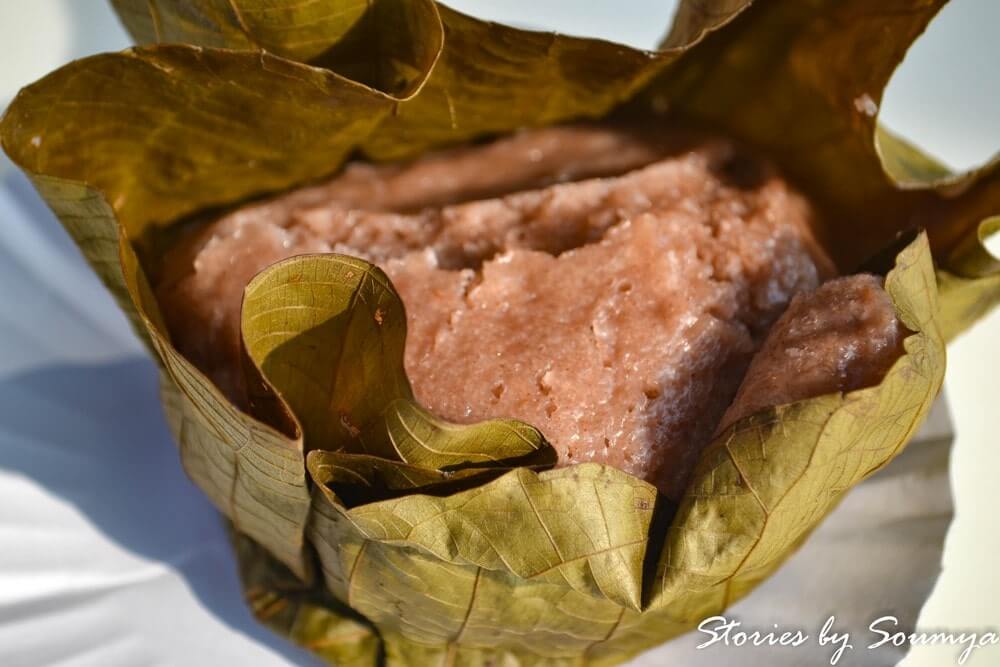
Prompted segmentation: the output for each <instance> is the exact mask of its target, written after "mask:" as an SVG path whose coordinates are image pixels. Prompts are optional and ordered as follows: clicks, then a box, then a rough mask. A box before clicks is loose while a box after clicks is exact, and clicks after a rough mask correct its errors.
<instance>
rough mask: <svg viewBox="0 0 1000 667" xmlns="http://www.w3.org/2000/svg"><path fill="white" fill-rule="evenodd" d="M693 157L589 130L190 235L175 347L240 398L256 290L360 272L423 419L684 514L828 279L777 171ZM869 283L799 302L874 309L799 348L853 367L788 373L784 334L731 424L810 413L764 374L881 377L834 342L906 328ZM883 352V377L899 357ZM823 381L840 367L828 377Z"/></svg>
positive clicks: (299, 201)
mask: <svg viewBox="0 0 1000 667" xmlns="http://www.w3.org/2000/svg"><path fill="white" fill-rule="evenodd" d="M682 143H684V142H682ZM679 146H680V144H679V143H678V142H677V141H676V140H674V139H665V138H664V137H663V136H659V135H657V136H642V135H637V134H635V133H632V132H623V131H618V130H614V129H611V128H601V127H595V126H577V127H563V128H550V129H546V130H533V131H529V132H524V133H520V134H517V135H514V136H513V137H509V138H507V139H502V140H499V141H496V142H494V143H492V144H489V145H486V146H479V147H471V148H465V149H459V150H455V151H449V152H446V153H440V154H435V155H431V156H429V157H426V158H423V159H421V160H418V161H416V162H414V163H411V164H409V165H395V166H391V167H372V166H368V165H356V166H352V167H348V168H347V169H346V170H345V171H344V172H343V173H342V174H341V175H340V176H338V177H336V178H335V179H333V180H332V181H331V182H329V183H327V184H324V185H321V186H316V187H312V188H307V189H304V190H300V191H297V192H294V193H291V194H289V195H284V196H282V197H278V198H276V199H273V200H270V201H266V202H263V203H260V204H255V205H251V206H248V207H245V208H242V209H240V210H238V211H236V212H234V213H231V214H228V215H226V216H224V217H222V218H220V219H219V220H217V221H215V222H214V223H211V224H209V225H206V226H204V227H202V228H200V229H198V230H197V231H195V232H193V233H191V234H189V235H187V236H186V237H185V238H183V239H181V240H180V241H179V242H178V244H177V245H176V246H175V247H174V248H172V249H171V250H170V251H169V252H168V253H167V254H166V256H165V257H164V261H163V264H162V267H161V272H160V275H159V277H158V280H157V287H156V291H157V296H158V298H159V300H160V303H161V306H162V308H163V311H164V314H165V316H166V319H167V323H168V326H169V328H170V331H171V334H172V336H173V337H174V341H175V343H176V344H177V346H178V347H179V349H180V350H181V351H182V352H183V353H185V354H186V355H187V356H189V357H190V358H191V359H192V361H194V362H195V363H196V364H197V365H198V366H200V367H201V368H202V369H203V370H204V371H206V372H207V373H208V374H209V375H210V376H211V377H213V379H214V380H215V381H216V382H217V383H218V384H219V385H220V387H221V388H222V389H223V390H224V391H226V392H227V393H228V394H229V395H230V396H231V397H233V398H234V400H237V401H239V400H240V399H241V393H242V391H243V390H242V385H241V377H240V375H239V373H238V370H239V368H240V363H239V354H240V348H239V344H240V343H239V311H240V300H241V297H242V292H243V288H244V287H245V285H246V283H247V282H248V281H249V280H250V279H251V278H252V277H253V275H255V274H256V273H257V272H259V271H260V270H262V269H264V268H265V267H267V266H269V265H270V264H272V263H274V262H276V261H278V260H280V259H283V258H286V257H290V256H293V255H298V254H304V253H317V252H319V253H323V252H339V253H344V254H349V255H354V256H358V257H362V258H364V259H367V260H368V261H371V262H374V263H376V264H378V265H379V266H380V267H381V268H382V269H383V270H384V271H385V272H386V273H387V274H388V275H389V277H390V278H391V279H392V281H393V284H394V285H395V287H396V289H397V290H398V291H399V293H400V296H401V297H402V299H403V303H404V304H405V306H406V312H407V326H408V336H407V343H406V354H405V366H406V371H407V374H408V376H409V378H410V381H411V384H412V386H413V390H414V393H415V395H416V397H417V399H418V400H419V401H420V402H421V403H422V404H423V405H425V406H426V407H427V408H429V409H430V410H432V411H433V412H435V413H436V414H438V415H440V416H442V417H444V418H446V419H450V420H453V421H456V422H472V421H478V420H482V419H488V418H493V417H513V418H517V419H521V420H524V421H526V422H528V423H531V424H533V425H535V426H537V427H538V428H539V429H540V430H541V431H542V432H543V433H544V434H545V436H546V438H547V439H548V440H549V441H550V442H551V443H552V445H553V446H554V447H555V449H556V451H557V452H558V454H559V459H560V462H561V463H564V464H569V463H577V462H585V461H597V462H602V463H607V464H609V465H612V466H615V467H618V468H621V469H623V470H625V471H627V472H629V473H631V474H634V475H636V476H637V477H640V478H643V479H646V480H648V481H650V482H652V483H653V484H655V485H656V486H657V487H658V488H659V489H660V490H661V491H662V492H663V493H664V494H666V495H667V496H668V497H671V498H678V497H679V496H680V495H681V493H682V492H683V489H684V486H685V484H686V481H687V477H688V475H689V473H690V470H691V468H692V467H693V465H694V463H695V462H696V461H697V458H698V455H699V453H700V451H701V449H702V447H703V446H704V445H705V444H706V443H707V442H708V441H709V440H710V438H711V436H712V434H713V433H714V432H715V430H716V429H717V428H718V426H719V424H720V418H722V417H723V415H724V413H726V410H727V407H729V406H730V403H731V402H732V399H733V397H734V395H736V393H737V390H738V388H739V387H740V383H741V380H742V379H743V376H744V374H745V373H746V371H747V368H748V366H750V364H751V360H752V359H753V356H754V353H755V352H756V351H757V350H758V349H759V348H760V347H761V345H762V343H764V340H765V337H766V336H767V332H768V330H769V329H770V327H771V325H772V324H773V323H774V322H775V320H777V319H778V317H779V316H780V315H781V314H782V312H783V311H785V309H786V307H788V305H789V303H790V302H791V301H792V300H793V297H795V295H797V294H803V293H810V292H813V291H814V290H816V288H817V287H818V286H819V285H820V283H821V282H822V281H823V280H825V279H826V278H829V277H831V276H832V274H833V268H832V264H831V262H830V260H829V259H828V258H827V257H826V255H825V254H824V253H823V251H822V250H821V249H820V248H819V246H818V244H817V243H816V241H815V239H814V238H813V235H812V232H811V231H810V230H811V225H812V223H813V218H814V212H813V211H812V209H811V208H810V206H809V204H808V202H807V201H806V200H805V199H804V198H803V197H802V196H800V195H799V194H797V193H796V192H794V190H792V189H791V188H790V186H789V185H788V184H787V183H786V182H785V181H784V180H782V179H781V177H780V176H779V175H778V174H777V173H776V172H775V170H774V169H773V168H772V167H771V166H770V165H768V164H767V163H764V162H761V161H759V160H756V159H755V158H752V157H750V156H748V155H747V154H745V153H744V152H743V151H741V150H740V149H738V148H736V147H735V146H734V145H733V144H731V143H729V142H726V141H721V140H716V139H698V140H696V141H688V142H686V143H685V145H684V147H683V148H679ZM613 173H617V174H620V175H617V176H607V174H613ZM595 176H596V177H595ZM580 179H582V180H580ZM560 181H570V182H560ZM553 182H555V183H556V184H554V185H546V184H547V183H553ZM531 188H533V189H531ZM512 190H519V191H516V192H515V193H514V194H505V195H501V196H496V195H497V193H503V192H509V191H512ZM484 197H485V198H484ZM871 280H876V279H874V278H872V279H870V280H869V282H866V283H865V285H867V288H870V289H869V291H865V290H862V291H861V292H858V291H857V290H854V291H851V290H846V291H845V292H844V294H843V295H840V290H841V289H842V286H847V287H850V286H853V285H854V283H841V281H834V282H831V283H829V285H831V286H832V287H830V288H829V289H828V288H826V287H824V288H823V289H821V290H820V291H819V292H815V294H818V295H820V297H821V298H820V297H817V298H809V299H804V300H801V301H796V303H797V304H800V305H799V306H797V311H798V310H801V311H802V313H800V315H801V318H804V319H803V321H805V320H808V318H809V317H810V315H809V314H810V313H813V312H814V311H816V310H817V309H818V310H819V311H820V313H821V314H822V313H823V312H825V309H827V308H831V307H834V305H836V304H839V303H840V301H838V299H842V300H846V302H850V304H851V306H852V307H856V308H860V309H861V310H860V311H859V312H858V313H857V317H856V318H855V320H851V322H855V321H858V322H862V323H863V325H864V326H859V327H856V328H854V329H851V328H850V327H849V326H847V323H845V322H843V321H841V320H838V319H836V317H833V318H832V319H831V320H830V323H831V325H833V327H834V328H833V333H831V336H832V338H830V339H829V340H827V341H825V342H823V341H820V338H821V333H822V332H820V331H819V330H818V329H817V331H816V334H817V335H816V337H815V338H814V339H811V340H813V341H814V342H816V343H817V344H816V346H815V347H814V348H812V347H805V348H803V349H806V350H809V352H807V356H808V354H813V353H815V354H820V355H825V354H828V353H829V354H831V355H839V356H837V359H840V360H841V361H836V360H834V359H832V358H831V359H823V360H814V361H813V362H808V361H806V362H803V363H802V364H801V365H799V366H794V365H788V364H787V360H785V359H784V358H781V357H780V356H779V352H780V350H781V349H783V348H782V345H784V344H785V343H786V342H788V341H791V343H794V336H788V337H786V338H782V339H781V340H778V341H777V342H774V343H773V344H772V341H775V338H774V337H773V336H772V337H770V338H768V340H767V343H766V344H765V345H764V351H765V352H766V353H768V354H769V355H771V356H770V357H768V359H771V357H774V359H773V360H771V361H767V360H765V361H760V362H759V364H762V365H760V366H759V364H758V362H755V363H754V370H753V371H752V372H751V375H750V376H748V381H747V383H746V384H745V386H744V389H743V390H741V392H740V396H741V397H742V398H740V399H739V400H738V401H737V404H734V406H733V408H731V409H730V413H729V415H727V416H726V418H727V419H728V418H729V417H730V416H731V415H733V414H736V413H734V412H733V410H734V409H736V408H737V407H738V406H739V405H746V406H750V405H752V404H753V405H756V403H754V401H757V402H758V403H759V402H760V400H761V396H773V397H774V398H776V399H781V400H782V401H784V400H785V399H787V398H789V397H791V398H792V399H796V398H803V397H804V396H805V395H794V394H795V391H796V390H793V389H789V390H788V391H784V389H783V388H782V387H781V386H780V383H779V382H778V381H777V380H775V381H774V384H773V385H767V383H766V382H764V381H763V380H754V378H757V377H763V376H764V375H766V372H767V370H766V369H767V364H769V363H776V364H779V365H780V363H785V364H786V367H787V368H788V369H789V371H790V372H796V371H803V370H804V371H808V372H809V373H811V376H810V377H813V378H814V380H815V381H811V382H807V381H803V382H802V383H799V384H796V385H795V387H798V388H799V389H800V390H802V391H805V390H810V391H811V390H812V389H814V388H816V387H822V388H823V389H824V391H833V390H837V389H843V388H845V387H848V386H850V385H851V383H852V382H856V381H858V378H861V379H862V380H866V379H867V378H869V375H867V374H866V372H864V371H863V370H859V369H861V368H862V367H863V366H864V364H865V363H867V362H866V359H867V357H866V355H867V354H869V352H872V350H874V349H875V348H871V349H869V347H865V346H858V345H856V346H855V347H854V348H851V349H852V350H855V351H854V352H852V353H851V354H854V356H853V357H851V360H848V361H844V359H846V357H845V355H846V354H847V352H845V350H846V349H847V347H844V344H841V343H842V342H841V341H839V340H835V338H836V337H837V336H838V335H840V334H843V335H844V336H845V337H848V338H849V337H851V336H854V337H855V338H858V337H859V336H861V335H862V334H864V335H870V334H872V333H873V331H874V330H870V329H871V327H874V328H875V329H878V331H875V333H879V334H881V333H885V332H884V331H883V329H879V328H878V327H880V326H881V327H883V328H888V327H889V325H888V324H886V321H884V320H885V318H886V317H889V318H890V319H891V322H892V323H893V324H892V326H895V324H894V323H895V317H894V315H893V312H892V307H891V303H889V302H888V297H885V295H884V292H881V288H880V287H879V286H878V285H877V281H876V283H873V284H869V283H870V282H871ZM867 288H866V289H867ZM830 290H832V291H833V292H834V293H833V294H832V295H831V294H828V292H829V291H830ZM862 292H863V295H865V299H862V300H861V301H860V302H858V303H856V301H857V299H856V298H855V297H857V296H858V295H859V294H862ZM871 294H882V295H883V297H885V298H884V299H881V300H880V299H878V298H874V297H872V298H868V297H870V296H871ZM803 304H804V305H803ZM858 304H860V305H858ZM838 307H839V306H838ZM886 307H887V308H888V310H885V308H886ZM803 309H804V310H803ZM867 309H874V310H875V311H877V312H876V313H869V312H868V310H867ZM880 318H881V319H880ZM814 320H815V321H816V322H817V323H819V324H817V326H820V325H822V323H823V322H825V320H824V319H823V317H820V316H815V317H814ZM796 321H797V322H798V320H796ZM810 321H811V320H810ZM841 325H843V326H841ZM869 325H870V327H869ZM803 326H804V325H803ZM838 327H839V328H838ZM866 327H868V328H866ZM886 336H888V334H886ZM858 342H859V341H858V340H855V343H858ZM875 347H876V348H877V350H876V351H877V352H878V353H879V354H880V355H881V356H879V360H880V361H879V364H875V365H876V366H878V367H880V368H881V367H882V366H883V365H884V364H881V360H882V359H883V357H886V355H887V354H888V352H887V350H889V349H890V348H891V347H892V346H891V345H889V343H888V342H887V343H886V345H885V346H882V347H879V346H877V345H876V346H875ZM897 347H898V345H897ZM892 349H896V348H892ZM828 367H830V368H836V369H844V370H843V372H839V371H838V373H831V374H830V377H829V378H825V377H824V378H821V377H820V376H822V375H823V372H824V369H826V368H828ZM783 368H784V367H783ZM761 369H764V370H761ZM821 380H822V381H827V384H823V382H822V381H821ZM755 381H756V382H757V383H758V385H759V387H760V388H761V389H759V390H758V389H754V388H753V386H751V385H750V383H751V382H755ZM800 385H801V386H800ZM747 387H750V388H747ZM763 388H766V389H767V391H768V392H770V393H766V392H765V391H764V390H763ZM758 391H760V395H757V393H758ZM789 392H791V393H789ZM820 393H822V392H820ZM806 395H812V394H806ZM767 400H770V399H767ZM765 404H766V405H771V404H773V403H767V402H766V400H765V402H764V403H761V404H760V406H761V407H762V406H763V405H765ZM751 411H752V410H751Z"/></svg>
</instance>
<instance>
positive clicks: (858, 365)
mask: <svg viewBox="0 0 1000 667" xmlns="http://www.w3.org/2000/svg"><path fill="white" fill-rule="evenodd" d="M907 333H908V332H907V331H906V329H905V327H903V325H902V324H901V323H900V322H899V320H898V319H897V318H896V311H895V309H894V308H893V306H892V301H891V300H890V299H889V295H888V294H887V293H886V292H885V290H884V289H883V285H882V279H881V278H879V277H877V276H873V275H869V274H860V275H855V276H847V277H844V278H837V279H835V280H831V281H828V282H826V283H824V284H823V285H822V286H820V288H819V289H817V290H815V291H813V292H809V293H806V294H798V295H796V296H795V298H793V299H792V302H791V304H789V306H788V309H787V310H786V311H785V312H784V313H783V314H782V315H781V317H780V318H779V319H778V321H777V322H775V323H774V326H773V327H771V330H770V332H768V335H767V339H766V340H765V341H764V345H763V346H762V347H761V349H760V350H759V351H758V352H757V354H756V355H754V358H753V362H752V363H751V364H750V368H749V369H748V370H747V374H746V377H745V378H744V379H743V384H742V385H740V389H739V392H738V393H737V394H736V398H735V399H734V400H733V402H732V404H731V405H730V406H729V409H728V410H727V411H726V414H725V416H724V417H723V419H722V422H721V423H720V430H721V429H723V428H725V427H726V426H728V425H730V424H732V423H733V422H735V421H737V420H739V419H741V418H743V417H746V416H748V415H751V414H753V413H754V412H757V411H758V410H761V409H764V408H767V407H771V406H774V405H784V404H786V403H793V402H795V401H799V400H802V399H804V398H809V397H810V396H821V395H823V394H829V393H832V392H836V391H844V392H846V391H852V390H854V389H860V388H862V387H869V386H872V385H875V384H877V383H878V382H879V381H880V380H881V379H882V378H883V377H884V376H885V374H886V372H887V371H888V370H889V368H890V367H891V366H892V364H893V363H895V361H896V360H897V359H899V357H900V355H901V354H902V353H903V340H904V339H905V338H906V334H907Z"/></svg>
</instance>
